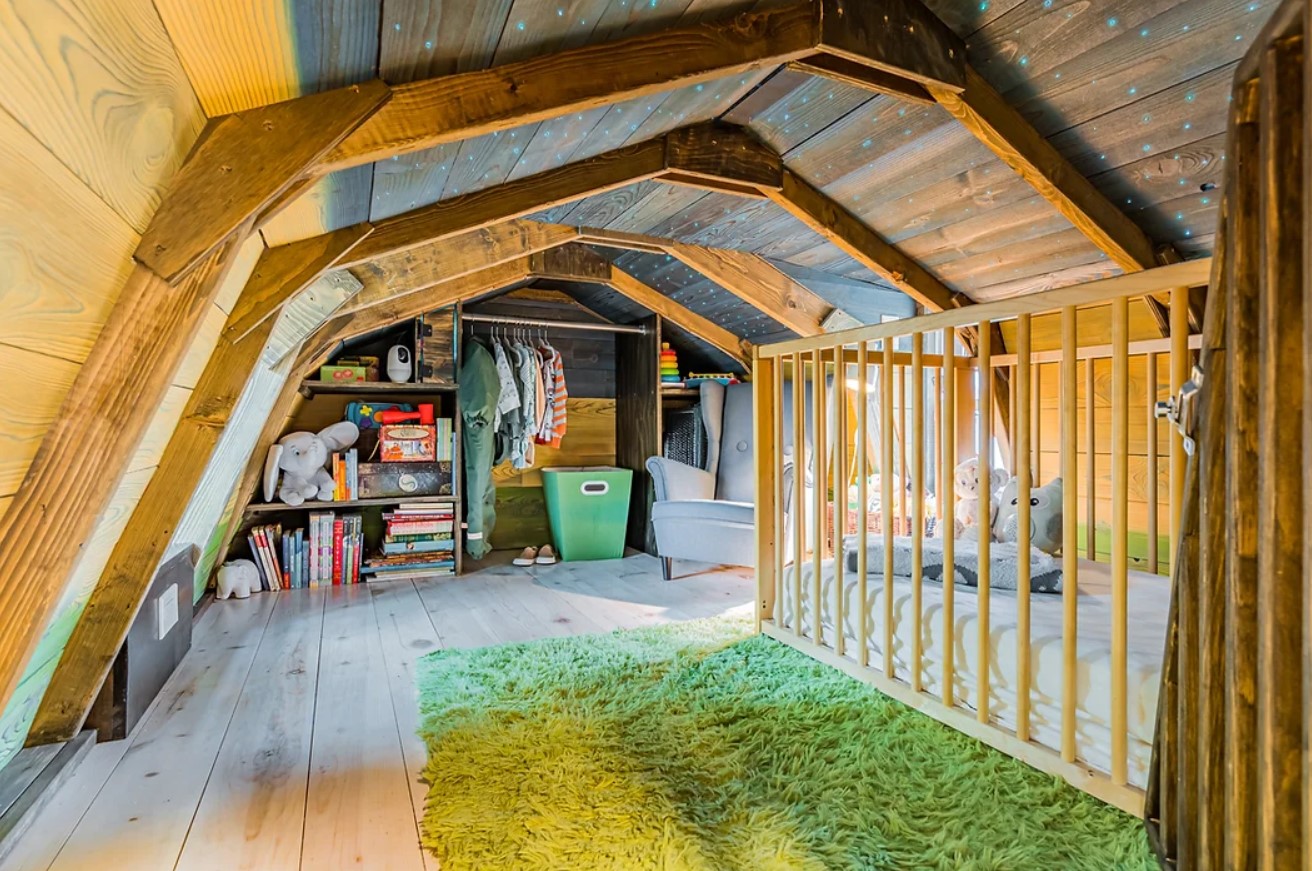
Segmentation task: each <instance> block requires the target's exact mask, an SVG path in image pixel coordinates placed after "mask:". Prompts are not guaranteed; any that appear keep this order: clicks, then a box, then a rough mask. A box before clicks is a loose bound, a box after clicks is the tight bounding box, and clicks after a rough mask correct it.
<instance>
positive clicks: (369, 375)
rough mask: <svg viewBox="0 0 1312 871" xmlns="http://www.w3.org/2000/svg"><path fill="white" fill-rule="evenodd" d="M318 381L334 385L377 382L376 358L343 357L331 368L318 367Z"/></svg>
mask: <svg viewBox="0 0 1312 871" xmlns="http://www.w3.org/2000/svg"><path fill="white" fill-rule="evenodd" d="M319 380H320V381H330V382H333V383H336V384H349V383H351V382H355V381H377V380H378V358H377V357H344V358H342V359H341V360H338V361H337V362H336V363H334V364H332V365H331V366H320V367H319Z"/></svg>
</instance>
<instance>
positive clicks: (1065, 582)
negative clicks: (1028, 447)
mask: <svg viewBox="0 0 1312 871" xmlns="http://www.w3.org/2000/svg"><path fill="white" fill-rule="evenodd" d="M1075 319H1076V314H1075V307H1074V306H1067V307H1066V308H1063V309H1062V310H1061V346H1062V349H1063V350H1064V351H1065V356H1063V357H1062V360H1061V467H1062V471H1061V475H1062V481H1063V482H1065V481H1070V482H1071V484H1070V486H1063V487H1062V503H1063V504H1062V516H1063V517H1075V516H1077V513H1078V511H1079V487H1078V484H1077V482H1078V480H1079V478H1078V477H1077V476H1078V471H1079V466H1078V462H1079V457H1078V453H1077V452H1078V450H1079V443H1078V439H1079V429H1078V427H1079V423H1078V421H1079V418H1078V413H1079V409H1078V407H1077V404H1076V398H1075V396H1076V391H1077V390H1078V389H1079V381H1078V369H1077V361H1076V359H1075V354H1074V350H1075V347H1076V342H1077V334H1076V326H1077V325H1076V320H1075ZM1088 365H1089V366H1090V367H1092V366H1093V361H1092V360H1090V361H1089V362H1088ZM1090 393H1092V391H1090ZM1061 534H1062V547H1061V559H1062V569H1061V575H1062V593H1061V597H1062V619H1061V639H1062V641H1061V643H1062V681H1061V758H1062V759H1064V760H1066V761H1067V762H1073V761H1075V676H1076V670H1075V667H1076V659H1075V633H1076V631H1077V630H1078V628H1079V627H1078V621H1077V618H1078V615H1079V611H1078V608H1079V600H1078V599H1077V596H1078V592H1077V590H1076V586H1077V577H1076V575H1077V573H1078V572H1079V565H1080V555H1079V551H1078V550H1077V547H1078V530H1077V528H1076V525H1075V524H1074V523H1071V522H1068V521H1064V522H1063V523H1062V530H1061Z"/></svg>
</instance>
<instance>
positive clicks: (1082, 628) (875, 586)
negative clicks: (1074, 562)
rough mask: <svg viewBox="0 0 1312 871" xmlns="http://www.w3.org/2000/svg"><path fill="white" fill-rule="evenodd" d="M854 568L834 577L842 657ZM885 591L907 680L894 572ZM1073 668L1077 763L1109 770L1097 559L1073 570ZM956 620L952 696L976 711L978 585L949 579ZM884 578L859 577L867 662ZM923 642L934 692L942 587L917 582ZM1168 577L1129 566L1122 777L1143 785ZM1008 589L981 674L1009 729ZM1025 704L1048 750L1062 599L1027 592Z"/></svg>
mask: <svg viewBox="0 0 1312 871" xmlns="http://www.w3.org/2000/svg"><path fill="white" fill-rule="evenodd" d="M812 576H813V566H812V564H811V563H810V562H807V563H805V564H804V565H803V571H802V578H803V580H802V601H803V620H802V627H803V634H804V635H807V636H809V635H810V633H811V626H812V618H811V611H812V609H811V590H812V582H811V578H812ZM783 586H784V596H783V620H782V625H783V627H784V628H791V627H792V625H793V623H792V621H793V591H792V587H793V573H792V567H791V566H788V567H785V570H784V584H783ZM856 586H857V585H856V573H855V572H845V573H844V576H843V587H844V598H843V603H844V608H843V624H844V632H845V635H846V638H847V642H846V651H845V652H846V654H847V655H848V656H849V657H855V654H856V651H857V647H858V643H859V642H858V640H857V632H856V627H857V626H858V625H859V624H858V623H857V622H856V621H855V620H854V619H853V615H854V614H855V613H859V611H858V610H857V609H856V608H855V603H856V600H857V593H856ZM834 588H835V584H834V567H833V561H832V560H826V561H825V562H824V563H823V569H822V597H823V602H824V606H823V609H822V612H821V613H822V620H823V623H822V626H823V628H822V632H823V638H822V640H823V641H824V643H825V645H826V646H828V647H832V646H833V642H834V637H835V635H834V611H835V607H834V606H835V604H836V602H835V590H834ZM893 590H894V612H893V613H894V619H893V622H894V636H893V637H894V641H893V660H894V672H895V675H896V677H898V678H900V679H902V680H903V681H908V682H909V676H910V660H911V640H912V638H914V637H915V635H914V633H915V620H914V616H913V612H912V582H911V580H910V579H909V578H902V577H896V576H895V578H894V582H893ZM1078 590H1079V598H1078V602H1079V616H1078V632H1077V637H1078V639H1079V640H1078V644H1077V647H1076V652H1077V657H1078V665H1077V670H1076V687H1075V699H1076V736H1075V741H1076V754H1077V756H1078V758H1080V759H1081V760H1082V761H1084V762H1085V763H1086V764H1088V765H1090V766H1092V767H1094V768H1097V769H1099V770H1101V771H1104V772H1106V771H1110V767H1111V622H1112V621H1111V618H1112V605H1111V572H1110V567H1109V566H1107V565H1104V564H1101V563H1094V562H1089V561H1086V560H1080V570H1079V583H1078ZM954 593H955V595H954V597H953V615H954V620H953V622H954V624H955V634H954V641H955V646H956V650H955V654H954V675H953V676H954V684H955V687H956V689H955V693H954V697H955V698H956V699H957V703H958V704H959V705H961V706H963V707H967V708H970V709H972V710H974V709H975V700H976V675H977V674H978V647H977V645H978V639H979V632H980V626H979V619H978V604H979V599H978V595H977V591H976V590H975V589H973V588H970V587H964V586H961V585H957V586H956V587H955V588H954ZM883 596H884V583H883V577H882V575H875V574H871V575H868V576H867V580H866V598H867V606H866V608H865V609H864V613H865V614H866V627H867V633H868V639H869V641H868V647H869V650H870V657H869V662H870V666H871V667H872V668H875V669H877V670H880V669H882V667H883V664H884V658H883V650H882V648H883V640H884V598H883ZM922 600H923V606H922V611H923V618H922V621H921V638H922V647H923V665H922V672H921V673H922V683H923V686H924V688H925V690H926V691H927V692H929V693H930V694H932V695H941V692H940V689H939V687H940V685H941V682H942V679H943V668H942V664H943V642H944V635H943V587H942V584H940V583H937V582H934V581H925V582H924V584H923V588H922ZM1170 601H1171V592H1170V583H1169V581H1168V579H1166V578H1163V577H1158V576H1156V575H1149V574H1145V573H1142V572H1135V571H1131V572H1130V581H1129V587H1128V614H1129V626H1128V649H1127V662H1128V668H1127V681H1126V687H1127V708H1128V711H1127V725H1128V731H1129V736H1128V741H1127V746H1128V750H1129V758H1128V776H1129V780H1130V783H1132V784H1133V785H1135V786H1138V787H1141V788H1142V787H1144V786H1145V785H1146V784H1147V780H1148V774H1147V772H1148V766H1149V763H1150V758H1151V754H1152V740H1153V725H1154V720H1155V718H1156V715H1157V691H1158V684H1159V681H1160V677H1161V669H1162V653H1163V649H1164V644H1165V639H1166V623H1167V615H1168V613H1169V611H1170ZM1016 603H1017V599H1016V593H1015V592H1014V591H1007V590H993V591H991V593H990V597H989V605H990V608H989V610H990V618H989V623H990V624H991V628H990V632H989V639H990V645H989V649H990V654H989V671H990V674H991V675H992V689H991V692H990V701H989V714H990V718H991V719H992V720H993V721H994V722H997V723H1001V724H1002V725H1004V726H1006V727H1007V728H1009V729H1014V728H1015V725H1016V673H1017V668H1016V666H1017V651H1018V648H1019V642H1018V638H1017V630H1016ZM1029 648H1030V657H1031V660H1030V662H1031V666H1030V674H1031V675H1032V678H1031V690H1030V692H1031V701H1030V734H1031V737H1032V738H1033V740H1035V741H1036V742H1038V743H1039V744H1042V745H1044V746H1046V747H1050V748H1052V749H1054V750H1056V749H1059V748H1060V747H1061V710H1062V664H1063V661H1064V658H1063V651H1062V597H1061V595H1053V594H1038V593H1035V594H1031V598H1030V645H1029Z"/></svg>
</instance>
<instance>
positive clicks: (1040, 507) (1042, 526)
mask: <svg viewBox="0 0 1312 871" xmlns="http://www.w3.org/2000/svg"><path fill="white" fill-rule="evenodd" d="M1016 489H1017V481H1016V479H1015V478H1012V479H1011V480H1010V481H1008V482H1007V486H1006V487H1004V488H1003V489H1002V493H1001V496H1000V498H999V499H998V502H999V505H998V514H997V519H996V520H995V521H994V524H993V537H994V538H995V539H997V540H998V541H1016V540H1017V539H1018V538H1019V537H1020V531H1019V527H1018V526H1017V524H1016V520H1017V504H1018V501H1019V500H1018V499H1017V497H1016ZM1061 489H1062V485H1061V478H1054V479H1052V480H1051V481H1049V482H1048V483H1047V484H1044V485H1043V486H1042V487H1035V488H1033V489H1031V490H1030V544H1031V545H1032V546H1034V547H1037V548H1038V549H1039V550H1041V551H1043V552H1044V553H1056V552H1057V551H1059V550H1061V540H1062V535H1061V512H1062V494H1061Z"/></svg>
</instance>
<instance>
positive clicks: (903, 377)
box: [894, 366, 911, 535]
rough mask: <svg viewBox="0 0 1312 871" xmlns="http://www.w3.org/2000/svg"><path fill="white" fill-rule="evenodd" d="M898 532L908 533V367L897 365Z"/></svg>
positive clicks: (900, 533)
mask: <svg viewBox="0 0 1312 871" xmlns="http://www.w3.org/2000/svg"><path fill="white" fill-rule="evenodd" d="M894 371H895V372H896V373H897V397H896V402H897V534H898V535H906V534H907V525H908V524H907V519H908V518H909V517H910V516H911V515H910V514H909V513H908V511H907V367H906V366H897V367H895V369H894Z"/></svg>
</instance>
